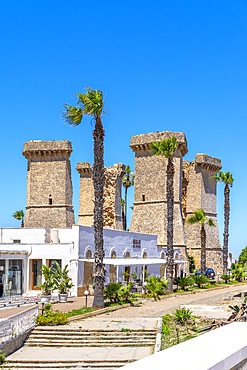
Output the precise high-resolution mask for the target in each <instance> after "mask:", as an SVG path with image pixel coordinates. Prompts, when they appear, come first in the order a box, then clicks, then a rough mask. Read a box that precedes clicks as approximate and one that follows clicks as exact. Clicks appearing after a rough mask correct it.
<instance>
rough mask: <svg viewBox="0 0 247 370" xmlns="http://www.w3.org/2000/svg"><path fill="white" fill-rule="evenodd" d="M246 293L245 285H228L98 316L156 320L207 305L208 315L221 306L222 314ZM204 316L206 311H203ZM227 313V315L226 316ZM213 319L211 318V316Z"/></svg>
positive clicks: (150, 301)
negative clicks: (184, 309) (190, 306)
mask: <svg viewBox="0 0 247 370" xmlns="http://www.w3.org/2000/svg"><path fill="white" fill-rule="evenodd" d="M244 292H247V284H243V285H238V286H233V285H229V286H228V287H226V288H224V289H212V290H203V289H202V290H200V291H198V292H196V293H187V294H183V295H181V294H178V295H172V296H170V297H169V296H164V297H163V298H162V299H161V300H160V301H156V302H155V301H154V300H146V301H144V303H143V304H142V305H141V306H139V307H127V308H123V309H121V310H118V311H113V312H110V313H107V314H103V315H101V316H100V318H101V319H103V318H104V317H105V318H125V319H127V318H134V317H136V318H137V317H142V318H158V317H161V316H163V315H164V314H166V313H171V312H173V311H174V310H175V309H176V308H179V307H180V306H181V305H192V306H194V305H196V306H198V305H202V306H205V305H209V307H208V308H209V313H210V312H212V310H211V308H212V307H211V306H221V308H222V312H223V313H224V312H225V311H228V313H229V312H231V310H230V309H229V304H231V305H232V304H239V303H240V302H241V301H242V299H240V298H239V297H236V295H237V294H240V293H244ZM204 313H205V316H212V315H210V314H209V315H207V310H206V308H205V310H204ZM228 313H227V315H228ZM228 316H229V315H228ZM228 316H227V317H228ZM212 317H213V316H212ZM225 317H226V314H222V318H225ZM87 320H96V321H98V318H94V319H93V318H91V319H87Z"/></svg>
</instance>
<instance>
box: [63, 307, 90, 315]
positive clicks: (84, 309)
mask: <svg viewBox="0 0 247 370" xmlns="http://www.w3.org/2000/svg"><path fill="white" fill-rule="evenodd" d="M92 311H94V309H93V308H91V307H82V308H78V309H77V310H72V311H69V312H66V313H65V315H66V316H67V317H72V316H77V315H83V314H84V313H88V312H92Z"/></svg>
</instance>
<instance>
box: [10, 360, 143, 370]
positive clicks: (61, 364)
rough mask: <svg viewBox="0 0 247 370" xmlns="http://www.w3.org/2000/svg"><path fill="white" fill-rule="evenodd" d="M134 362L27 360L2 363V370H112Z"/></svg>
mask: <svg viewBox="0 0 247 370" xmlns="http://www.w3.org/2000/svg"><path fill="white" fill-rule="evenodd" d="M133 361H136V360H131V361H129V360H127V359H126V360H112V361H107V360H81V361H79V360H77V361H72V360H71V361H70V360H65V361H56V360H51V361H45V360H43V361H42V360H40V361H31V360H30V361H28V360H18V361H14V360H6V361H5V362H4V365H3V366H4V367H3V369H5V370H8V369H22V370H30V369H46V370H50V369H51V370H55V369H60V370H62V369H77V370H82V369H93V370H100V369H104V370H113V369H116V368H119V367H122V366H124V365H126V364H127V363H130V362H133Z"/></svg>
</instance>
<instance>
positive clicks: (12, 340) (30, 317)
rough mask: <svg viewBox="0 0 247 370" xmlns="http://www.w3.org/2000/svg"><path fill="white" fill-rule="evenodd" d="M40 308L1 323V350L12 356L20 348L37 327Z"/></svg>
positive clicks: (21, 313)
mask: <svg viewBox="0 0 247 370" xmlns="http://www.w3.org/2000/svg"><path fill="white" fill-rule="evenodd" d="M37 316H38V306H34V307H31V308H28V309H27V310H25V311H22V312H20V313H18V314H16V315H13V316H10V317H8V318H7V319H4V320H1V321H0V349H1V350H2V351H3V352H4V353H5V354H6V355H10V354H11V353H13V352H14V351H15V350H17V349H18V348H20V347H21V346H22V344H23V342H24V341H25V340H26V338H27V337H28V335H29V333H30V331H31V330H32V328H33V327H34V326H35V322H36V317H37Z"/></svg>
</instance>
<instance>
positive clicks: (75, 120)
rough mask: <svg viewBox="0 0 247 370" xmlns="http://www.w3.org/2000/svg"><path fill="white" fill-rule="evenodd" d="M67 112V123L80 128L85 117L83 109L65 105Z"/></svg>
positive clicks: (65, 113)
mask: <svg viewBox="0 0 247 370" xmlns="http://www.w3.org/2000/svg"><path fill="white" fill-rule="evenodd" d="M64 107H65V109H66V110H65V112H64V113H63V115H64V118H65V122H66V123H67V124H69V125H73V126H78V125H79V124H80V123H81V121H82V117H83V111H82V109H81V108H77V107H73V106H71V105H68V104H65V106H64Z"/></svg>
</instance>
